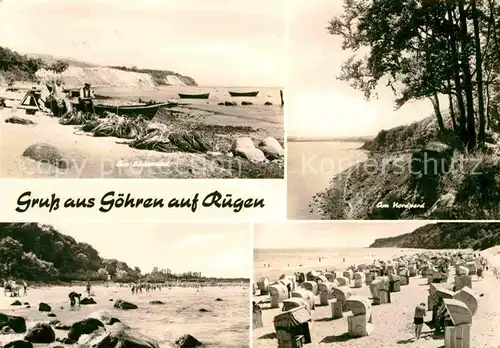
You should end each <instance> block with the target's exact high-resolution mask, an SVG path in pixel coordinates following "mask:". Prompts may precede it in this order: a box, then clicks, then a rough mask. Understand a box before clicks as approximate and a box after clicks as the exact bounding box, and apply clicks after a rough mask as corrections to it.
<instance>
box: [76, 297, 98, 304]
mask: <svg viewBox="0 0 500 348" xmlns="http://www.w3.org/2000/svg"><path fill="white" fill-rule="evenodd" d="M80 304H81V305H93V304H97V302H96V301H95V300H94V299H93V298H92V297H90V298H87V297H85V298H83V299H82V300H81V301H80Z"/></svg>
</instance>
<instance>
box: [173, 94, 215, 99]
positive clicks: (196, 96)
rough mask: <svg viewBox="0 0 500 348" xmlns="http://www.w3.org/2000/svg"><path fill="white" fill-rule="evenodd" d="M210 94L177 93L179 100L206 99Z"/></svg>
mask: <svg viewBox="0 0 500 348" xmlns="http://www.w3.org/2000/svg"><path fill="white" fill-rule="evenodd" d="M209 96H210V93H200V94H186V93H179V98H181V99H208V97H209Z"/></svg>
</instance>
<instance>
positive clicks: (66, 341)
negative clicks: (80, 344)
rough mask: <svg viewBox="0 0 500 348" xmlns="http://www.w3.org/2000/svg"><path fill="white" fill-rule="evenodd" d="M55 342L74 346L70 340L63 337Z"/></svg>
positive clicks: (73, 342)
mask: <svg viewBox="0 0 500 348" xmlns="http://www.w3.org/2000/svg"><path fill="white" fill-rule="evenodd" d="M56 341H57V342H61V343H62V344H69V345H72V344H75V343H76V342H75V341H73V340H72V339H71V338H68V337H64V338H61V339H59V338H56Z"/></svg>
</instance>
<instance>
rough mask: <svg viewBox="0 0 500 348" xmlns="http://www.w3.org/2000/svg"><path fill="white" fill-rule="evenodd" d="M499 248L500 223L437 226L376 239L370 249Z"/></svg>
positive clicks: (444, 224) (445, 224)
mask: <svg viewBox="0 0 500 348" xmlns="http://www.w3.org/2000/svg"><path fill="white" fill-rule="evenodd" d="M495 245H500V223H473V224H471V223H436V224H429V225H425V226H422V227H420V228H417V229H416V230H415V231H413V232H411V233H406V234H402V235H400V236H396V237H391V238H379V239H376V240H375V242H374V243H373V244H372V245H370V248H417V249H456V248H471V249H474V250H484V249H487V248H490V247H492V246H495Z"/></svg>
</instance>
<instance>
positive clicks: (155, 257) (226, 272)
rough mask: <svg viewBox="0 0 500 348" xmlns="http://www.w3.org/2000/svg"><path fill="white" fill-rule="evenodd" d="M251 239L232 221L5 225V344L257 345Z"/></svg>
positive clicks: (1, 266) (0, 338)
mask: <svg viewBox="0 0 500 348" xmlns="http://www.w3.org/2000/svg"><path fill="white" fill-rule="evenodd" d="M207 228H208V229H209V231H207ZM250 233H251V225H248V224H231V223H225V224H192V223H179V224H174V223H130V222H128V223H121V222H115V223H84V222H80V223H77V224H75V223H62V222H58V223H51V224H42V223H23V224H20V223H1V224H0V280H1V281H2V282H1V284H0V286H1V287H2V292H3V294H2V295H0V329H1V332H2V334H1V335H0V344H1V345H2V346H4V347H21V346H22V347H28V346H29V347H32V346H33V345H35V346H37V347H49V346H54V345H57V346H61V347H71V346H76V345H81V346H82V347H83V346H88V347H90V346H94V347H124V346H126V347H138V348H160V347H161V348H168V347H182V348H188V347H210V346H213V347H225V348H239V347H249V346H250V345H249V333H250V287H249V281H250V276H251V262H252V261H251V257H252V251H251V247H249V242H250V241H251V236H250Z"/></svg>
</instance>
